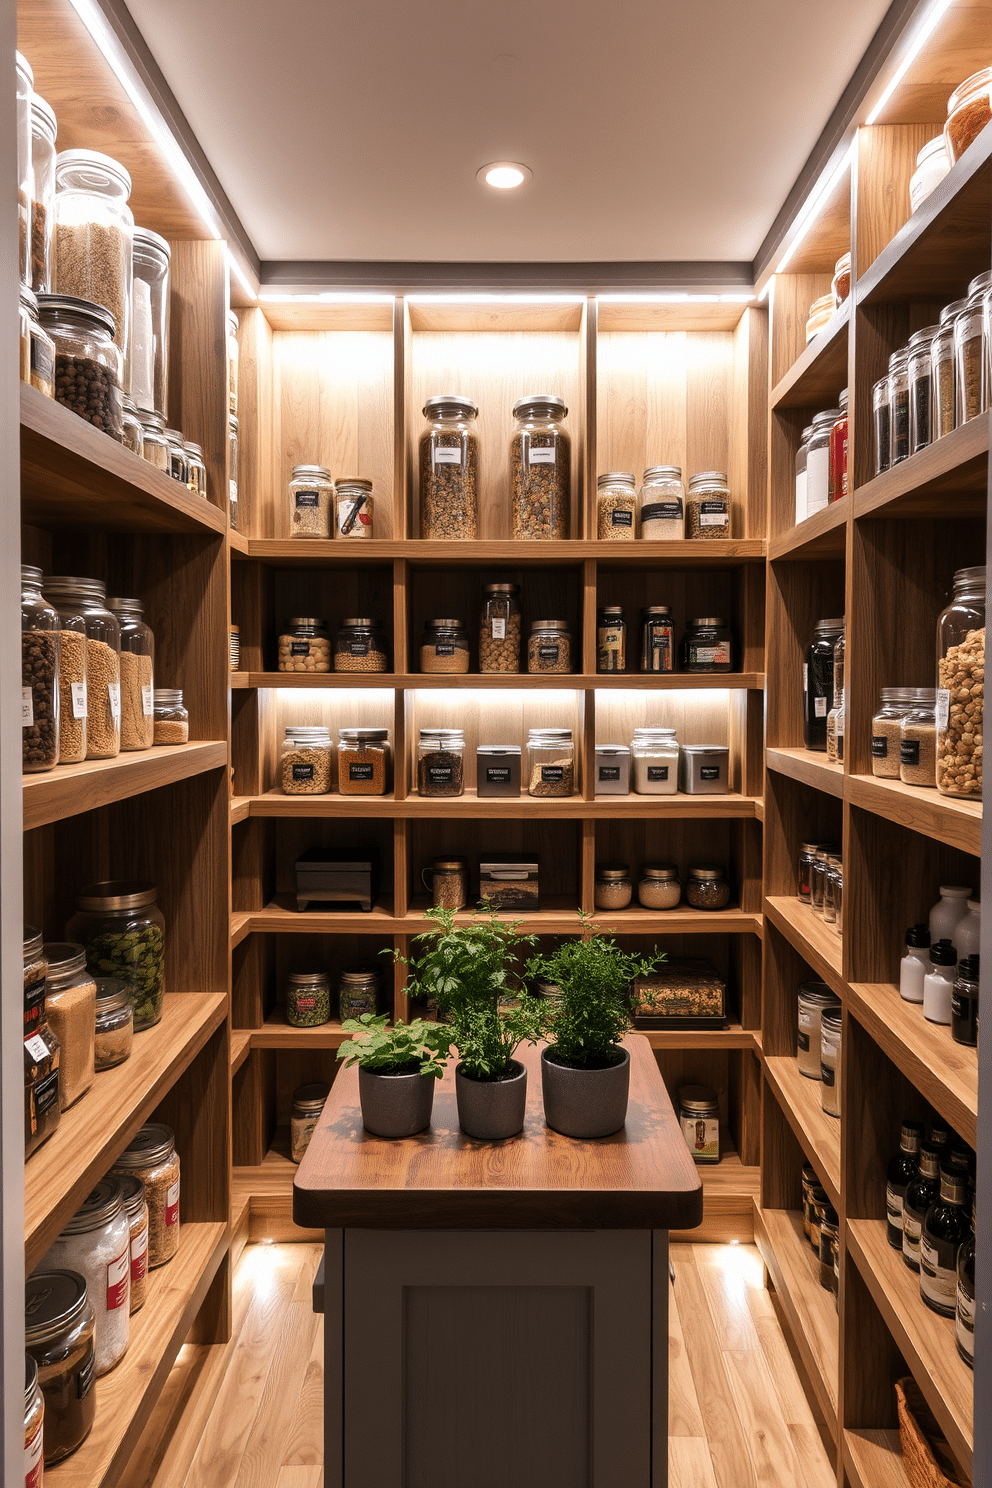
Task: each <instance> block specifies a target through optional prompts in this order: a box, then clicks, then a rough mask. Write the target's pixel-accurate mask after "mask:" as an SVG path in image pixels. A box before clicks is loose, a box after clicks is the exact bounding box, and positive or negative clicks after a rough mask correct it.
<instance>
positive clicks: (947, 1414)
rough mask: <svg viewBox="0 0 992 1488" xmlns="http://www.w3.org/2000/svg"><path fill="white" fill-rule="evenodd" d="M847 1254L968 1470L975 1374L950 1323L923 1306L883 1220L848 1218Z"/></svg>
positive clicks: (916, 1284)
mask: <svg viewBox="0 0 992 1488" xmlns="http://www.w3.org/2000/svg"><path fill="white" fill-rule="evenodd" d="M847 1253H848V1257H849V1259H850V1258H851V1257H853V1259H854V1262H855V1264H856V1265H857V1267H858V1270H859V1271H860V1272H861V1274H862V1276H863V1277H864V1280H865V1282H866V1284H867V1286H868V1289H869V1290H870V1292H871V1294H872V1297H873V1298H874V1300H875V1305H876V1307H877V1308H878V1310H879V1312H880V1313H881V1314H882V1317H883V1318H884V1319H885V1322H886V1324H887V1326H888V1328H889V1331H890V1332H891V1334H892V1336H893V1338H894V1339H895V1342H896V1345H897V1347H898V1349H899V1351H900V1353H901V1354H902V1356H903V1358H904V1359H905V1360H906V1363H907V1364H908V1365H909V1367H910V1369H911V1371H912V1373H913V1377H914V1379H915V1380H916V1383H917V1384H918V1385H919V1387H920V1389H921V1390H922V1391H923V1393H924V1395H925V1396H926V1398H927V1402H928V1404H929V1406H930V1409H931V1410H932V1411H933V1413H934V1415H935V1416H936V1417H937V1420H938V1422H939V1423H940V1427H941V1429H942V1431H943V1432H944V1435H945V1436H946V1437H947V1440H948V1443H949V1444H950V1448H951V1451H952V1452H953V1453H954V1454H955V1456H956V1457H958V1458H959V1459H960V1460H961V1462H962V1464H963V1465H964V1466H970V1463H971V1454H972V1450H973V1444H974V1423H973V1391H974V1376H973V1374H972V1372H971V1370H970V1369H969V1368H968V1366H967V1364H965V1362H964V1360H963V1359H962V1358H961V1357H960V1355H959V1354H958V1351H957V1345H956V1344H955V1341H954V1319H953V1318H945V1317H940V1316H939V1315H938V1314H937V1313H935V1312H931V1311H930V1309H929V1307H927V1306H926V1305H925V1303H924V1301H923V1299H922V1297H921V1296H920V1282H919V1277H918V1276H917V1274H916V1272H915V1271H910V1269H909V1267H908V1266H907V1265H906V1264H905V1263H904V1262H903V1259H902V1255H901V1253H900V1252H899V1251H897V1250H893V1249H892V1247H891V1246H890V1245H889V1242H888V1240H887V1239H886V1231H885V1220H884V1219H849V1220H848V1222H847Z"/></svg>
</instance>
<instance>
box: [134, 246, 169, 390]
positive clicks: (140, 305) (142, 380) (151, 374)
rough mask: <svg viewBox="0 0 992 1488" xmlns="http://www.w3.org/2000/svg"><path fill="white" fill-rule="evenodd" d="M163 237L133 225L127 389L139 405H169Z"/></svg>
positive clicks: (166, 262)
mask: <svg viewBox="0 0 992 1488" xmlns="http://www.w3.org/2000/svg"><path fill="white" fill-rule="evenodd" d="M171 257H172V249H171V248H170V247H169V245H168V243H167V242H166V240H165V238H162V237H159V235H158V233H156V232H151V231H150V229H149V228H147V227H136V228H135V229H134V255H133V260H132V261H133V270H134V277H133V281H132V284H131V341H130V351H129V354H128V378H127V382H126V386H127V390H128V392H129V393H130V395H131V397H132V398H133V399H134V401H135V403H136V404H137V406H138V407H139V408H154V410H155V412H156V413H160V414H161V415H162V417H163V418H165V417H166V415H167V413H168V409H169V306H170V300H171V296H170V294H169V260H170V259H171Z"/></svg>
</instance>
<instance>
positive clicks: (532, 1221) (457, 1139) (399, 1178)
mask: <svg viewBox="0 0 992 1488" xmlns="http://www.w3.org/2000/svg"><path fill="white" fill-rule="evenodd" d="M626 1044H627V1048H628V1049H629V1050H630V1104H629V1106H628V1109H627V1124H626V1126H625V1127H624V1128H623V1130H622V1131H619V1132H617V1133H616V1134H615V1135H614V1136H612V1137H602V1138H600V1139H599V1140H597V1141H593V1142H576V1141H573V1140H572V1139H571V1138H569V1137H563V1136H560V1135H559V1134H558V1133H557V1132H554V1131H551V1129H550V1128H549V1127H547V1126H546V1125H545V1123H544V1107H543V1102H542V1099H541V1073H540V1063H541V1050H540V1047H538V1048H526V1049H523V1050H519V1051H518V1053H517V1058H518V1059H521V1060H522V1061H523V1063H524V1064H526V1066H527V1069H528V1079H527V1086H528V1088H527V1119H526V1122H525V1125H524V1129H523V1132H522V1133H521V1134H520V1136H519V1137H512V1138H510V1139H509V1140H508V1141H505V1142H476V1141H473V1140H472V1138H471V1137H466V1136H465V1135H464V1134H463V1133H462V1132H461V1131H460V1130H459V1127H458V1115H457V1112H456V1109H455V1087H454V1066H455V1061H454V1060H450V1061H449V1063H448V1068H447V1071H446V1073H445V1077H444V1079H443V1080H442V1081H440V1082H439V1084H438V1087H437V1090H436V1092H435V1096H434V1116H433V1121H432V1123H431V1126H430V1128H429V1130H427V1131H425V1132H421V1133H420V1135H419V1136H416V1137H408V1138H406V1139H405V1140H404V1141H395V1142H394V1141H387V1140H384V1139H383V1138H380V1137H373V1136H369V1135H368V1134H367V1133H366V1132H365V1130H364V1129H363V1127H362V1115H361V1108H360V1106H359V1100H358V1068H357V1066H353V1067H352V1068H351V1069H342V1070H341V1071H340V1073H339V1074H338V1076H337V1079H336V1080H335V1082H334V1084H333V1086H332V1087H331V1093H330V1095H329V1096H328V1098H327V1104H326V1105H325V1107H324V1111H323V1114H322V1115H321V1118H320V1123H319V1125H318V1127H317V1129H316V1131H315V1132H314V1134H313V1137H312V1138H311V1141H310V1146H309V1148H308V1150H307V1153H306V1156H305V1157H304V1159H303V1162H302V1163H301V1165H300V1168H299V1171H298V1173H297V1175H296V1181H295V1183H294V1185H293V1218H294V1219H295V1221H296V1223H297V1224H299V1225H304V1226H306V1227H308V1228H313V1229H345V1228H355V1229H385V1230H388V1229H401V1230H403V1229H405V1230H411V1229H428V1230H430V1229H494V1228H496V1229H499V1228H502V1229H514V1230H519V1229H593V1228H595V1229H611V1230H628V1229H655V1230H667V1229H679V1230H686V1229H692V1228H693V1227H694V1226H695V1225H698V1224H699V1223H700V1221H701V1220H702V1217H703V1192H702V1186H701V1184H700V1180H699V1174H698V1172H697V1169H696V1165H695V1163H694V1162H693V1160H692V1157H691V1155H690V1153H689V1149H688V1148H687V1146H686V1144H685V1139H684V1137H683V1136H682V1132H681V1129H680V1127H679V1124H678V1120H677V1118H676V1116H675V1112H674V1111H673V1110H672V1104H671V1101H670V1100H669V1098H668V1092H667V1091H666V1089H665V1085H664V1081H663V1080H662V1078H661V1074H660V1072H659V1070H658V1066H657V1064H656V1062H655V1058H654V1055H653V1053H652V1051H651V1048H650V1046H649V1044H648V1041H647V1039H645V1038H642V1037H639V1036H638V1035H636V1034H632V1035H629V1036H628V1038H627V1040H626Z"/></svg>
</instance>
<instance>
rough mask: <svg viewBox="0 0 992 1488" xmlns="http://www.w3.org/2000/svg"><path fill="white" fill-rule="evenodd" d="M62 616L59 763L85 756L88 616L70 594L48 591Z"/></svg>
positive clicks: (60, 623) (49, 599)
mask: <svg viewBox="0 0 992 1488" xmlns="http://www.w3.org/2000/svg"><path fill="white" fill-rule="evenodd" d="M45 598H46V599H47V600H48V602H49V603H50V604H52V605H54V607H55V609H56V611H57V612H58V617H59V627H60V629H59V764H60V765H77V764H79V763H80V762H81V761H82V760H84V759H85V758H86V746H87V729H86V715H87V692H86V652H87V644H86V617H85V614H84V611H83V606H82V605H81V604H80V602H79V600H78V599H77V598H76V597H75V596H74V595H71V594H67V593H59V592H54V593H52V594H47V593H46V594H45Z"/></svg>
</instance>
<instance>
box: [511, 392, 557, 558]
mask: <svg viewBox="0 0 992 1488" xmlns="http://www.w3.org/2000/svg"><path fill="white" fill-rule="evenodd" d="M567 416H568V409H567V408H566V407H565V400H564V399H563V398H559V397H558V396H557V395H556V394H554V393H545V394H539V393H530V394H528V395H527V397H525V398H520V399H518V401H517V402H516V403H515V404H514V405H513V419H514V425H513V433H512V435H511V436H510V509H511V511H512V513H513V536H514V538H515V539H517V540H519V539H538V540H544V541H549V542H565V541H567V539H568V538H569V536H570V535H571V521H572V441H571V439H570V438H569V436H568V433H567V432H566V430H565V429H563V428H562V424H563V422H564V420H565V419H566V418H567Z"/></svg>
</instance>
